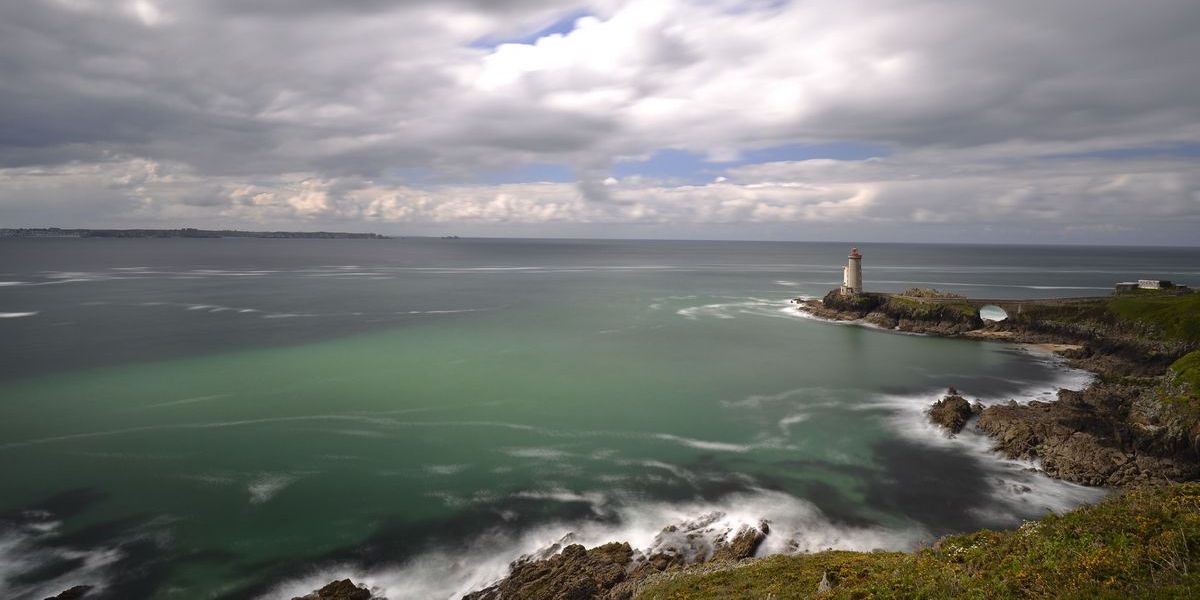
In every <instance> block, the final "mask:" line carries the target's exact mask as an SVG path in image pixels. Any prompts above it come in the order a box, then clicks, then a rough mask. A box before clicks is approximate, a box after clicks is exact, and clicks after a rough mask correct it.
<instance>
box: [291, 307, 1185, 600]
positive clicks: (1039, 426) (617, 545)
mask: <svg viewBox="0 0 1200 600" xmlns="http://www.w3.org/2000/svg"><path fill="white" fill-rule="evenodd" d="M911 292H915V293H918V295H917V296H916V297H914V296H910V295H891V294H857V295H854V296H843V295H841V294H839V293H838V292H837V291H836V290H835V291H832V292H830V293H829V294H827V295H826V296H825V298H824V299H823V300H819V301H818V300H806V299H797V300H795V302H796V303H797V304H798V305H799V306H798V309H799V310H801V311H804V312H805V313H807V314H810V315H812V316H814V317H817V318H820V319H826V320H831V321H854V322H861V323H865V324H868V325H871V326H874V327H879V328H883V329H889V330H894V331H901V332H910V333H921V334H928V335H938V336H949V337H964V338H970V339H978V340H994V341H1002V342H1007V343H1025V344H1034V345H1038V346H1040V347H1042V348H1044V349H1047V350H1050V351H1054V352H1056V353H1057V354H1058V355H1060V356H1062V357H1063V358H1064V359H1065V360H1066V361H1067V362H1068V363H1069V364H1070V365H1071V366H1073V367H1076V368H1081V369H1085V370H1088V371H1090V372H1092V373H1093V374H1095V375H1096V380H1095V381H1094V382H1093V383H1092V384H1090V385H1089V386H1088V387H1087V388H1085V389H1083V390H1080V391H1071V390H1061V391H1060V392H1059V394H1058V399H1057V400H1055V401H1053V402H1040V401H1031V402H1029V403H1027V404H1018V403H1017V402H1016V401H1009V402H1008V403H1007V404H999V405H992V406H983V405H982V404H981V403H979V402H975V403H971V402H970V401H969V400H967V399H966V398H965V397H964V396H962V395H961V394H959V393H958V391H957V390H955V389H954V388H950V389H949V390H948V393H947V394H946V396H945V397H944V398H942V399H941V400H939V401H937V402H935V403H934V404H933V405H932V406H931V407H930V408H929V410H928V414H929V418H930V420H931V421H933V422H934V423H937V424H938V425H941V426H942V427H944V428H945V429H946V431H947V435H955V434H958V433H960V432H961V431H962V430H963V429H965V428H967V427H973V428H974V429H975V430H976V431H979V432H981V433H984V434H986V435H987V436H989V437H990V438H991V439H992V441H993V444H994V446H993V447H994V450H996V451H997V452H999V453H1001V454H1003V455H1004V456H1007V457H1009V458H1015V459H1022V460H1032V461H1036V462H1037V463H1038V466H1039V468H1040V469H1041V470H1042V471H1044V472H1045V473H1046V474H1047V475H1049V476H1051V477H1055V478H1059V479H1063V480H1066V481H1071V482H1075V483H1080V484H1084V485H1090V486H1104V487H1111V488H1124V487H1130V488H1132V487H1139V486H1144V485H1148V484H1171V483H1177V482H1185V481H1193V480H1196V479H1200V409H1197V407H1198V406H1200V399H1197V394H1198V393H1200V389H1196V388H1198V387H1200V386H1198V385H1196V384H1195V383H1189V381H1190V380H1188V378H1187V377H1184V376H1182V374H1181V373H1180V372H1179V371H1177V370H1174V369H1176V367H1177V366H1178V365H1179V364H1180V363H1181V362H1185V361H1188V360H1189V359H1188V358H1187V357H1198V356H1200V340H1197V339H1196V336H1195V335H1192V334H1191V333H1190V330H1189V333H1188V334H1187V335H1183V336H1174V337H1172V336H1168V335H1164V334H1163V332H1162V331H1158V330H1156V328H1155V327H1153V326H1152V325H1147V323H1146V322H1143V321H1138V320H1136V319H1122V318H1120V315H1119V314H1118V315H1117V316H1115V317H1114V316H1113V315H1112V314H1110V313H1111V312H1112V311H1111V310H1109V309H1107V308H1106V307H1105V306H1104V303H1105V302H1106V301H1105V300H1103V299H1097V301H1096V303H1097V305H1095V306H1094V305H1092V304H1088V303H1084V304H1081V305H1080V306H1078V307H1073V306H1063V305H1062V304H1060V303H1057V302H1056V301H1053V300H1048V301H1046V303H1045V304H1044V305H1038V304H1036V303H1035V304H1033V305H1030V306H1029V308H1028V310H1023V311H1022V314H1021V315H1017V316H1014V317H1010V318H1008V319H1006V320H1004V321H1002V322H990V321H989V322H985V321H983V320H982V319H981V318H980V316H979V314H978V312H977V311H976V310H975V308H974V307H973V306H972V305H970V304H967V303H966V302H965V299H963V300H964V302H962V303H959V302H955V301H954V300H953V298H950V299H949V301H944V300H943V301H939V302H926V301H922V298H921V296H926V297H927V296H930V295H931V293H932V292H934V291H933V290H911ZM1184 310H1190V308H1185V309H1184ZM1189 318H1194V317H1189ZM1158 329H1161V327H1159V328H1158ZM1191 362H1195V363H1197V364H1200V359H1197V360H1193V361H1191ZM1189 364H1191V363H1190V362H1189ZM1191 377H1193V378H1194V377H1195V375H1191ZM670 529H671V528H668V530H664V531H663V533H662V535H663V536H666V535H670V534H674V533H676V532H674V531H669V530H670ZM768 531H769V529H768V525H767V524H766V523H762V524H760V526H759V527H758V528H746V529H743V530H741V531H739V532H737V533H736V534H735V535H730V536H727V538H726V539H722V540H720V541H718V542H717V544H715V546H714V547H713V548H711V549H710V551H708V552H706V553H702V555H701V556H700V557H699V558H696V557H694V556H693V557H692V559H691V560H689V559H688V558H685V556H686V554H687V553H685V552H684V551H683V549H673V548H670V547H669V546H668V547H666V548H665V549H664V550H663V551H661V552H657V553H655V554H653V555H651V556H643V555H641V553H639V552H637V551H636V550H634V549H633V548H631V547H630V546H629V544H628V543H624V542H613V543H609V544H604V545H602V546H597V547H595V548H591V549H587V548H584V547H583V546H581V545H578V544H572V545H566V546H564V547H561V548H560V547H552V548H549V549H547V550H546V551H545V552H543V553H539V555H538V556H530V557H523V558H522V559H519V560H517V561H516V562H514V563H513V565H512V568H511V571H510V574H509V575H508V577H506V578H504V579H503V580H501V581H499V582H497V583H495V584H493V585H492V586H490V587H488V588H485V589H483V590H479V591H476V592H473V593H471V594H468V595H467V596H465V597H464V599H463V600H501V599H505V598H522V599H529V600H586V599H604V600H627V599H630V598H634V597H636V596H637V594H638V592H639V591H640V590H641V589H642V588H643V587H644V586H646V585H648V584H650V583H651V582H661V581H663V579H664V578H667V579H670V578H671V577H673V576H675V575H679V574H681V573H684V572H685V571H684V569H686V572H687V573H689V574H692V575H694V574H696V573H698V572H714V571H722V570H725V569H732V568H737V567H740V566H744V565H745V564H749V563H754V562H755V561H756V560H757V559H753V558H751V557H752V556H753V555H754V552H755V550H756V549H757V548H758V546H759V545H760V544H761V542H762V540H763V539H764V538H765V537H766V535H767V533H768ZM827 575H828V573H825V576H823V577H822V579H821V583H820V584H818V586H817V587H816V588H814V591H815V592H817V593H818V594H820V593H822V592H821V590H823V589H824V590H828V589H829V585H830V584H829V580H828V579H827ZM822 586H824V587H822ZM293 600H381V599H378V598H376V597H374V596H373V595H372V594H371V592H370V591H369V590H367V589H366V588H362V587H358V586H356V585H354V584H353V583H352V582H350V581H349V580H343V581H337V582H333V583H331V584H329V585H328V586H326V587H324V588H322V589H320V590H316V591H314V592H313V593H311V594H309V595H306V596H303V597H298V598H295V599H293Z"/></svg>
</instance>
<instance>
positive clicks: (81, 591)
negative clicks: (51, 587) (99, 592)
mask: <svg viewBox="0 0 1200 600" xmlns="http://www.w3.org/2000/svg"><path fill="white" fill-rule="evenodd" d="M91 591H92V586H90V585H77V586H75V587H73V588H71V589H69V590H66V591H64V592H63V593H61V594H59V595H57V596H51V597H49V598H46V600H79V599H80V598H86V597H87V595H88V592H91Z"/></svg>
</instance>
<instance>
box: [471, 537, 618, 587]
mask: <svg viewBox="0 0 1200 600" xmlns="http://www.w3.org/2000/svg"><path fill="white" fill-rule="evenodd" d="M632 559H633V549H632V548H630V547H629V544H627V543H624V542H620V543H617V542H614V543H611V544H605V545H603V546H597V547H595V548H592V549H591V550H587V549H585V548H584V547H583V546H581V545H579V544H572V545H570V546H567V547H566V548H563V550H562V552H560V553H559V554H556V555H554V556H551V557H550V558H547V559H543V560H531V561H524V562H517V563H514V564H513V565H512V572H511V573H510V574H509V576H508V577H506V578H505V579H504V580H502V581H501V582H500V583H497V584H495V585H493V586H491V587H489V588H487V589H484V590H480V591H478V592H474V593H471V594H468V595H466V596H464V597H463V598H464V600H501V599H508V598H523V599H528V600H587V599H590V598H604V597H606V594H607V593H608V591H609V590H611V589H612V588H614V587H616V585H617V584H618V583H621V582H622V581H624V580H625V577H626V575H627V572H626V565H628V564H629V562H630V561H631V560H632Z"/></svg>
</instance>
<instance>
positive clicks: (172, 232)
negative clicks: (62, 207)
mask: <svg viewBox="0 0 1200 600" xmlns="http://www.w3.org/2000/svg"><path fill="white" fill-rule="evenodd" d="M0 238H282V239H339V240H384V239H388V236H386V235H380V234H378V233H345V232H339V231H241V230H238V229H193V228H191V227H185V228H182V229H60V228H58V227H37V228H16V229H0Z"/></svg>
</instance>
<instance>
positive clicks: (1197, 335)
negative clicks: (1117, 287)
mask: <svg viewBox="0 0 1200 600" xmlns="http://www.w3.org/2000/svg"><path fill="white" fill-rule="evenodd" d="M1107 309H1108V311H1109V312H1110V313H1112V314H1114V315H1117V316H1118V317H1119V318H1121V319H1123V320H1126V321H1133V322H1137V323H1140V324H1142V325H1145V326H1148V327H1151V328H1152V329H1153V330H1154V331H1155V333H1157V334H1158V335H1159V336H1161V337H1162V338H1163V339H1166V340H1171V341H1178V342H1193V343H1194V342H1200V293H1193V294H1185V295H1180V296H1176V295H1154V294H1128V295H1126V294H1122V295H1117V296H1113V297H1112V298H1110V299H1109V300H1108V302H1107Z"/></svg>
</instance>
